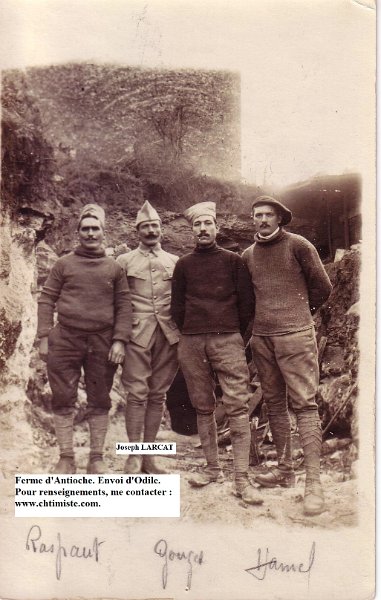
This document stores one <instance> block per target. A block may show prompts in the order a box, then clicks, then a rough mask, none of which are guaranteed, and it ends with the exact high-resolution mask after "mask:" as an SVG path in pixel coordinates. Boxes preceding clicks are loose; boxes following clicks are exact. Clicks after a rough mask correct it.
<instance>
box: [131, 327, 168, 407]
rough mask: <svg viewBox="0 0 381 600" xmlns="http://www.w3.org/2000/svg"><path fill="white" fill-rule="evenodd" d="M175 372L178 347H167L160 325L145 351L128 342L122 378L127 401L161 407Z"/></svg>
mask: <svg viewBox="0 0 381 600" xmlns="http://www.w3.org/2000/svg"><path fill="white" fill-rule="evenodd" d="M177 369H178V362H177V344H173V345H170V344H169V343H168V341H167V338H166V337H165V335H164V333H163V332H162V330H161V328H160V327H159V326H158V327H156V329H155V331H154V333H153V335H152V338H151V340H150V343H149V344H148V346H147V348H142V347H141V346H138V345H137V344H135V343H134V342H133V341H130V342H129V343H128V344H127V346H126V356H125V359H124V365H123V373H122V378H121V381H122V383H123V386H124V388H125V390H126V392H127V393H128V402H134V403H138V404H144V403H145V402H147V401H149V402H150V403H155V404H164V402H165V395H166V393H167V390H168V388H169V387H170V385H171V383H172V381H173V379H174V377H175V375H176V372H177Z"/></svg>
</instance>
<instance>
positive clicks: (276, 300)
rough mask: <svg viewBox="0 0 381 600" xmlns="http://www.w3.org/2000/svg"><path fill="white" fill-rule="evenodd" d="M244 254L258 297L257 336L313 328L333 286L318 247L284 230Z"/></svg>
mask: <svg viewBox="0 0 381 600" xmlns="http://www.w3.org/2000/svg"><path fill="white" fill-rule="evenodd" d="M254 239H255V243H254V244H253V245H252V246H250V247H249V248H247V249H246V250H245V251H244V253H243V254H242V258H243V260H244V262H245V263H246V265H247V267H248V269H249V271H250V274H251V279H252V282H253V287H254V294H255V319H254V325H253V334H254V335H265V336H266V335H282V334H286V333H293V332H296V331H302V330H303V329H308V328H309V327H311V326H312V323H313V321H312V316H311V313H313V312H315V311H316V310H317V309H318V308H319V307H320V306H321V305H322V304H323V303H324V302H325V301H326V300H327V299H328V297H329V295H330V293H331V290H332V285H331V283H330V281H329V278H328V275H327V273H326V271H325V269H324V267H323V264H322V262H321V260H320V257H319V255H318V253H317V250H316V249H315V247H314V246H313V245H312V244H311V243H310V242H309V241H308V240H306V239H305V238H304V237H302V236H300V235H296V234H293V233H288V232H286V231H284V230H283V229H281V230H280V231H279V233H278V234H277V235H276V236H275V237H273V238H271V239H270V240H266V239H263V238H260V237H258V235H256V236H255V237H254Z"/></svg>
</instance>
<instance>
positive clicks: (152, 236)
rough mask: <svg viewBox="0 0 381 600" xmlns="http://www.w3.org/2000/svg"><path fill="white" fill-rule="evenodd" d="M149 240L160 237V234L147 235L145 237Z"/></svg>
mask: <svg viewBox="0 0 381 600" xmlns="http://www.w3.org/2000/svg"><path fill="white" fill-rule="evenodd" d="M145 237H146V238H147V239H155V238H157V237H159V234H158V233H147V235H146V236H145Z"/></svg>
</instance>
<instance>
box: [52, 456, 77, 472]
mask: <svg viewBox="0 0 381 600" xmlns="http://www.w3.org/2000/svg"><path fill="white" fill-rule="evenodd" d="M75 472H76V468H75V464H74V457H73V456H60V459H59V461H58V463H57V464H56V466H55V467H54V468H53V469H52V473H63V474H65V475H68V474H71V473H75Z"/></svg>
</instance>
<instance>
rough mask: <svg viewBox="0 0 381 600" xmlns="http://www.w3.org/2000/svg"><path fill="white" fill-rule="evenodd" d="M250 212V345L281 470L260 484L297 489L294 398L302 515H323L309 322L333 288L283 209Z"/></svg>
mask: <svg viewBox="0 0 381 600" xmlns="http://www.w3.org/2000/svg"><path fill="white" fill-rule="evenodd" d="M252 211H253V212H252V214H253V220H254V225H255V228H256V234H255V236H254V239H255V243H254V244H253V245H252V246H250V247H249V248H247V250H245V252H244V253H243V255H242V257H243V260H244V261H245V263H246V265H247V267H248V269H249V271H250V273H251V278H252V282H253V287H254V294H255V317H254V325H253V335H252V338H251V340H250V344H251V348H252V352H253V358H254V361H255V363H256V366H257V369H258V374H259V378H260V380H261V384H262V390H263V397H264V400H265V402H266V405H267V409H268V416H269V422H270V428H271V433H272V436H273V439H274V442H275V446H276V450H277V455H278V468H276V469H273V470H270V471H269V472H268V473H265V474H262V475H258V476H257V477H256V481H257V482H258V483H260V484H261V485H262V486H265V487H275V486H278V485H280V486H284V487H290V486H292V485H294V482H295V475H294V472H293V466H292V448H291V423H290V415H289V412H288V407H287V395H288V398H289V399H290V401H291V403H292V407H293V409H294V411H295V414H296V417H297V424H298V430H299V436H300V442H301V445H302V448H303V451H304V465H305V468H306V484H305V495H304V513H305V514H307V515H315V514H319V513H321V512H322V511H323V510H324V496H323V491H322V487H321V484H320V453H321V424H320V418H319V414H318V407H317V404H316V400H315V396H316V392H317V388H318V384H319V366H318V360H317V347H316V338H315V330H314V326H313V320H312V316H311V315H312V314H313V313H314V312H315V311H316V310H317V309H318V308H319V307H320V306H321V305H322V304H323V303H324V302H325V301H326V300H327V299H328V297H329V295H330V293H331V289H332V286H331V283H330V281H329V278H328V275H327V273H326V272H325V269H324V267H323V265H322V263H321V260H320V258H319V255H318V253H317V251H316V249H315V248H314V246H313V245H312V244H310V242H308V241H307V240H306V239H305V238H303V237H302V236H300V235H295V234H292V233H288V232H286V231H284V230H283V228H282V226H283V225H287V224H288V223H289V222H290V221H291V218H292V214H291V212H290V211H289V210H288V209H287V208H286V207H285V206H283V204H281V203H280V202H278V201H277V200H275V199H274V198H271V197H270V196H260V197H259V198H257V199H256V200H255V201H254V203H253V208H252Z"/></svg>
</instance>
